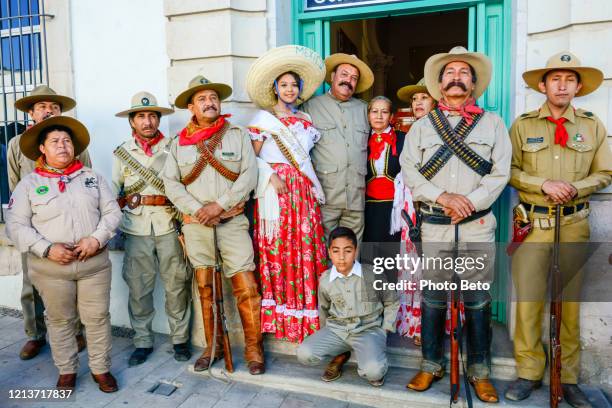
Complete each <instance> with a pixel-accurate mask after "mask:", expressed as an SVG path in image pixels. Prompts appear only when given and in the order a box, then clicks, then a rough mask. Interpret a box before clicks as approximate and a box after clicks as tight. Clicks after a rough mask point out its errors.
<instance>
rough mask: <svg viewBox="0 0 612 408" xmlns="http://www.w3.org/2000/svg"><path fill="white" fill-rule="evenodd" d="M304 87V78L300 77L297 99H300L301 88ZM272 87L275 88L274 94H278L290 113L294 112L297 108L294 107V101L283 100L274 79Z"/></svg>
mask: <svg viewBox="0 0 612 408" xmlns="http://www.w3.org/2000/svg"><path fill="white" fill-rule="evenodd" d="M303 88H304V80H302V79H300V83H299V90H298V97H297V98H296V101H297V100H301V99H300V96H301V95H302V89H303ZM274 89H276V96H278V99H279V100H280V101H281V102H282V103H284V104H285V106H286V107H287V108H288V109H289V110H290V111H291V113H296V112H297V111H298V109H297V108H296V107H295V103H290V102H287V101H285V100H284V99H283V98H282V97H281V95H280V91H279V90H278V81H277V80H276V79H275V80H274Z"/></svg>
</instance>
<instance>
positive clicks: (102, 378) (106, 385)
mask: <svg viewBox="0 0 612 408" xmlns="http://www.w3.org/2000/svg"><path fill="white" fill-rule="evenodd" d="M91 377H92V378H93V380H94V381H95V382H97V383H98V388H99V389H100V391H102V392H106V393H111V392H116V391H117V390H118V389H119V387H118V386H117V380H115V377H113V375H112V374H111V373H110V371H107V372H106V373H103V374H94V373H91Z"/></svg>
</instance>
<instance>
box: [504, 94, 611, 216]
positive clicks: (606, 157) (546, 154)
mask: <svg viewBox="0 0 612 408" xmlns="http://www.w3.org/2000/svg"><path fill="white" fill-rule="evenodd" d="M547 116H552V114H551V113H550V109H549V108H548V104H547V103H546V102H545V103H544V104H543V105H542V106H541V107H540V109H538V110H535V111H532V112H528V113H525V114H523V115H521V116H520V117H519V118H518V119H517V120H516V121H515V122H514V124H513V125H512V128H511V129H510V139H511V140H512V178H511V179H510V184H511V185H512V187H514V188H516V189H517V190H518V193H519V199H520V200H521V201H523V202H526V203H530V204H536V205H542V206H549V205H551V203H550V202H548V201H546V199H545V195H544V193H543V192H542V184H544V182H545V181H546V180H564V181H567V182H569V183H571V184H572V185H573V186H574V187H575V188H576V190H578V194H577V195H576V197H575V198H574V200H572V201H571V202H569V203H567V204H565V205H575V204H579V203H581V202H584V201H588V198H589V196H590V195H591V194H593V193H594V192H595V191H597V190H600V189H602V188H604V187H606V186H607V185H609V184H610V182H611V181H612V178H611V175H612V153H611V152H610V146H609V144H608V140H607V132H606V128H605V127H604V125H603V123H601V121H600V120H599V119H598V118H597V117H596V116H595V115H594V114H592V113H591V112H587V111H585V110H582V109H574V108H573V107H571V106H570V107H569V108H568V109H567V110H566V111H565V113H564V114H563V117H564V118H566V119H567V122H565V124H564V126H565V128H566V129H567V133H568V134H569V139H568V141H567V146H566V147H562V146H561V145H558V144H555V128H556V125H555V124H554V123H552V122H550V121H548V120H547V119H546V117H547Z"/></svg>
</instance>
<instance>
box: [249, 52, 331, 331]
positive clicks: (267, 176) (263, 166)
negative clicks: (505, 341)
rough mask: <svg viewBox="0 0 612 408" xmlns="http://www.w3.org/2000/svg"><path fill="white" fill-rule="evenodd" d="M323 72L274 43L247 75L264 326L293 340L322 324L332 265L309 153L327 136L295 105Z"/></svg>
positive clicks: (309, 58) (312, 56)
mask: <svg viewBox="0 0 612 408" xmlns="http://www.w3.org/2000/svg"><path fill="white" fill-rule="evenodd" d="M324 76H325V66H324V64H323V60H322V59H321V57H320V56H319V55H318V54H316V53H315V52H314V51H312V50H310V49H308V48H305V47H301V46H293V45H290V46H285V47H279V48H276V49H273V50H270V51H269V52H267V53H266V54H264V55H263V56H261V57H260V58H258V59H257V61H256V62H255V63H253V65H252V66H251V68H250V70H249V73H248V75H247V91H248V93H249V96H250V97H251V100H252V101H253V102H254V103H255V104H256V105H257V106H259V107H260V108H262V110H260V111H258V112H257V113H256V114H255V115H254V116H253V117H252V118H251V119H250V120H249V122H248V130H249V133H250V135H251V139H252V141H253V148H254V149H255V153H256V154H257V156H258V167H259V180H258V186H257V191H256V198H257V205H256V208H255V214H256V215H255V240H254V241H255V245H256V247H257V250H258V254H259V272H260V275H261V285H262V308H261V313H262V314H261V320H262V322H261V327H262V332H264V333H274V334H275V336H276V338H278V339H283V340H287V341H291V342H302V341H303V340H304V338H305V337H306V336H308V335H310V334H312V333H314V332H315V331H317V330H318V329H319V317H318V312H317V282H318V276H319V275H320V274H322V273H323V272H324V271H325V270H326V269H327V253H326V248H325V242H324V239H325V238H324V236H325V235H324V233H323V223H322V217H321V210H320V204H322V203H323V202H324V200H325V198H324V195H323V189H322V188H321V185H320V183H319V181H318V179H317V177H316V175H315V173H314V169H313V167H312V163H311V161H310V156H309V151H310V149H312V147H313V146H314V144H315V143H316V142H317V141H318V140H319V138H320V137H321V135H320V134H319V132H318V131H317V129H316V128H314V127H313V126H312V123H311V120H310V117H309V116H308V115H307V114H306V113H304V112H301V111H299V110H297V109H296V105H297V104H298V103H303V102H304V101H305V100H306V99H308V98H309V97H310V96H312V94H313V93H314V92H315V91H316V89H317V88H318V87H319V86H320V85H321V83H322V82H323V79H324Z"/></svg>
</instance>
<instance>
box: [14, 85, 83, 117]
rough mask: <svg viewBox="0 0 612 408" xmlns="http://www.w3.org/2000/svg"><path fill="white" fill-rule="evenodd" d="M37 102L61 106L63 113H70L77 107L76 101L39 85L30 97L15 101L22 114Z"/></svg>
mask: <svg viewBox="0 0 612 408" xmlns="http://www.w3.org/2000/svg"><path fill="white" fill-rule="evenodd" d="M37 102H56V103H58V104H59V105H60V107H61V109H62V112H66V111H69V110H70V109H72V108H74V107H75V106H76V101H75V100H74V99H72V98H69V97H67V96H64V95H58V93H57V92H55V91H54V90H53V89H51V88H49V87H48V86H47V85H38V86H37V87H36V88H34V89H32V92H30V94H29V95H28V96H24V97H23V98H20V99H17V100H16V101H15V108H17V109H19V110H20V111H22V112H26V113H27V112H28V111H29V110H30V109H31V108H32V105H34V104H35V103H37Z"/></svg>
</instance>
